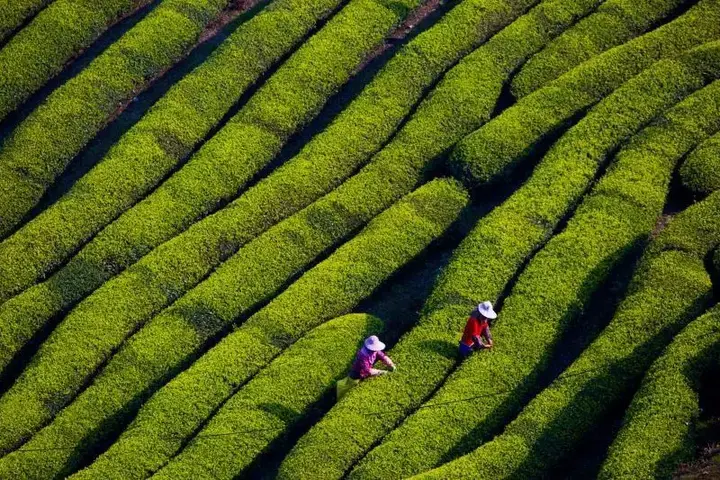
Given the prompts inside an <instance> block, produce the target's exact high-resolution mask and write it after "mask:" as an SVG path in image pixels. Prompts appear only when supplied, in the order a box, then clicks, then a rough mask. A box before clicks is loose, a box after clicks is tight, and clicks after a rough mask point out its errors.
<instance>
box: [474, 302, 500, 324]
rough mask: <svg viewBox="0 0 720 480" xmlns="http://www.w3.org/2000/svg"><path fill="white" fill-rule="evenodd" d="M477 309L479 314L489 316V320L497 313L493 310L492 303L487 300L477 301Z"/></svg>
mask: <svg viewBox="0 0 720 480" xmlns="http://www.w3.org/2000/svg"><path fill="white" fill-rule="evenodd" d="M477 309H478V312H480V314H481V315H482V316H483V317H485V318H489V319H490V320H493V319H495V318H497V313H495V310H493V306H492V303H490V302H488V301H485V302H482V303H479V304H478V306H477Z"/></svg>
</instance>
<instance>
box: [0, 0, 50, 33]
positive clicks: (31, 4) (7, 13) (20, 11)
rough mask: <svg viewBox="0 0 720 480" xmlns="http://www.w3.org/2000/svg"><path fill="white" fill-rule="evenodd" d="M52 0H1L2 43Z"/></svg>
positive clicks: (0, 31)
mask: <svg viewBox="0 0 720 480" xmlns="http://www.w3.org/2000/svg"><path fill="white" fill-rule="evenodd" d="M50 2H52V0H0V12H2V15H0V42H2V41H3V40H4V39H5V38H7V36H8V35H10V34H11V33H12V32H13V31H15V30H16V29H18V28H19V27H20V26H21V25H22V24H23V22H25V21H26V19H28V18H30V17H32V16H33V15H34V14H35V13H37V12H38V11H40V10H41V9H42V8H43V7H44V6H45V5H47V4H48V3H50Z"/></svg>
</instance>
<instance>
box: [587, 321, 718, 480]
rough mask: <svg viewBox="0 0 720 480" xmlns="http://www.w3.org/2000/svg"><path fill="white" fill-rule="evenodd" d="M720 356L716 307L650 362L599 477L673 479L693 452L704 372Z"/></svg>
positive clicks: (690, 325)
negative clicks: (680, 466) (699, 390)
mask: <svg viewBox="0 0 720 480" xmlns="http://www.w3.org/2000/svg"><path fill="white" fill-rule="evenodd" d="M718 355H720V308H717V307H716V308H714V309H712V310H710V311H708V312H707V313H706V314H705V315H703V316H701V317H700V318H698V319H696V320H693V321H692V322H691V323H690V324H689V325H688V326H687V327H685V329H684V330H683V331H682V332H680V333H679V334H678V335H677V336H676V337H675V338H674V339H673V341H672V343H671V344H670V345H669V346H668V347H667V348H666V349H665V352H664V353H663V354H662V355H661V356H660V357H659V358H658V359H657V360H655V362H654V363H653V364H652V366H651V367H650V370H649V371H648V372H647V374H646V375H645V378H644V380H643V383H642V386H641V387H640V390H639V391H638V392H637V393H636V394H635V397H634V398H633V401H632V404H631V405H630V407H629V408H628V410H627V412H626V413H625V419H624V420H623V425H622V427H621V429H620V432H619V433H618V435H617V437H616V438H615V440H614V442H613V444H612V446H611V447H610V450H609V452H608V457H607V459H606V460H605V463H604V464H603V466H602V469H601V471H600V475H599V478H602V479H616V478H627V479H632V478H658V479H660V478H667V479H670V478H673V473H674V472H675V470H676V469H677V467H678V466H679V465H680V463H682V462H688V461H690V460H692V459H693V457H694V456H695V446H696V442H695V438H694V435H693V433H694V432H693V429H694V426H695V422H696V421H697V419H698V417H699V416H700V406H699V405H698V393H697V392H698V389H699V387H700V385H699V383H700V376H701V374H702V373H703V371H704V370H705V369H706V368H708V367H709V366H710V365H711V364H713V363H714V362H716V361H717V359H718V358H720V357H718Z"/></svg>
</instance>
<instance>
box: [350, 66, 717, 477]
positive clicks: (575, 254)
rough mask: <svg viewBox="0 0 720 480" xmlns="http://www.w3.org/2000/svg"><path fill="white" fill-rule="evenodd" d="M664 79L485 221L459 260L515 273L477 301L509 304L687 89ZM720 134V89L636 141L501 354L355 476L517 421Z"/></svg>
mask: <svg viewBox="0 0 720 480" xmlns="http://www.w3.org/2000/svg"><path fill="white" fill-rule="evenodd" d="M657 74H658V69H657V68H652V69H650V71H648V72H646V73H644V74H642V75H640V76H639V77H637V78H635V79H633V80H631V81H630V82H628V83H627V84H626V85H624V86H623V87H621V88H620V89H618V90H617V91H616V92H615V93H614V94H612V95H610V96H609V97H608V98H606V99H605V100H603V101H602V102H601V103H600V104H599V105H598V106H597V107H595V108H594V109H593V110H592V111H591V112H590V113H589V114H588V115H587V116H586V117H585V118H584V119H583V120H581V121H580V123H578V125H576V126H575V127H573V128H572V129H571V130H570V131H569V132H568V133H567V134H566V135H565V136H564V137H563V138H561V139H560V140H559V141H558V143H557V145H556V146H555V147H554V148H553V149H552V150H551V151H550V153H549V154H548V156H547V157H546V158H545V159H544V160H543V161H542V163H541V164H540V166H539V167H538V168H537V170H536V172H535V174H534V175H533V176H532V177H531V178H530V180H528V182H527V183H526V184H525V185H524V186H523V187H522V188H521V189H520V190H518V191H517V192H516V193H515V195H513V197H511V198H510V199H509V200H508V202H507V203H506V204H505V205H503V206H501V207H500V208H498V209H497V210H496V211H495V212H493V213H492V214H490V215H489V216H488V217H486V218H485V219H483V220H481V221H480V223H479V224H478V226H477V227H476V228H475V230H474V231H473V232H472V233H471V234H470V236H469V238H468V240H466V241H465V242H464V244H463V246H462V247H461V249H460V251H459V252H458V254H457V256H456V257H455V258H457V259H458V260H460V259H462V258H464V259H468V260H470V259H471V261H472V262H473V263H474V264H475V265H478V264H480V265H492V264H493V262H498V263H500V262H504V263H505V265H501V266H498V268H497V269H495V268H493V269H489V270H488V271H489V272H492V274H490V275H487V276H486V277H488V278H486V279H484V280H483V279H480V280H474V284H475V288H476V290H475V295H474V298H497V296H498V294H499V293H500V289H501V288H502V287H503V286H504V284H505V282H506V281H507V280H508V279H509V278H510V276H511V275H512V274H513V273H514V272H515V271H516V270H517V269H518V268H520V266H521V262H522V260H523V259H524V258H527V256H528V255H530V254H531V253H532V251H533V250H534V249H535V248H538V246H539V245H540V244H541V242H542V241H543V239H544V238H547V237H548V236H549V235H551V232H552V230H553V228H554V227H555V226H557V224H558V222H559V221H560V219H561V218H562V215H563V214H564V213H566V212H567V211H568V210H569V209H570V207H571V205H573V204H574V203H575V202H577V201H578V200H579V198H580V197H581V195H582V194H583V192H584V191H585V190H586V189H588V188H589V186H590V181H591V180H592V178H593V174H594V173H596V172H597V170H598V168H600V166H601V165H602V164H603V163H605V162H607V161H608V160H609V159H608V158H607V157H608V156H609V152H611V151H612V150H613V149H614V148H616V147H617V146H618V145H619V144H621V143H623V140H625V139H627V137H628V136H630V135H632V132H633V131H635V130H636V129H638V128H639V127H640V126H641V125H643V124H645V123H646V122H647V121H648V120H649V119H650V118H652V116H653V115H654V114H656V113H657V112H659V111H662V110H663V109H664V108H665V107H666V106H667V105H668V104H672V102H673V99H674V98H675V96H676V95H678V94H682V91H683V87H681V86H679V85H678V86H670V85H664V86H662V87H658V85H657V84H656V83H655V82H654V81H653V79H654V78H655V76H656V75H657ZM680 83H682V82H680ZM700 84H702V83H700ZM696 86H698V82H697V79H694V80H693V79H691V78H686V79H685V87H684V88H688V87H690V88H693V87H696ZM640 106H642V108H641V107H640ZM719 129H720V82H716V83H714V84H713V85H712V86H711V87H708V88H706V89H704V90H701V91H700V92H698V93H696V94H694V95H692V96H690V97H689V98H688V99H686V100H685V101H684V102H682V103H680V104H679V105H678V106H676V107H674V108H672V109H671V110H669V111H668V112H667V113H666V114H665V115H663V117H662V118H660V119H659V120H658V121H657V122H656V125H653V126H651V127H648V128H646V129H645V130H644V131H643V132H642V133H641V134H639V135H637V136H635V137H634V138H633V140H632V142H631V143H630V144H629V145H628V146H626V147H625V148H623V149H622V150H621V151H620V153H619V154H618V156H617V162H616V163H614V164H613V166H612V167H611V169H610V170H609V172H608V173H607V175H606V176H604V177H603V179H602V180H601V181H600V183H599V184H598V185H597V186H596V187H595V189H594V191H593V192H592V193H591V194H590V195H589V196H587V197H585V198H584V200H583V202H582V204H581V205H580V207H579V208H578V210H577V212H576V213H575V215H574V216H573V218H572V219H571V220H570V222H569V224H568V226H567V227H566V228H565V230H564V231H563V232H562V233H561V234H559V235H558V236H556V237H554V238H553V239H552V240H551V241H550V242H549V243H548V244H547V246H545V247H544V248H543V250H541V251H540V252H539V253H538V254H537V255H536V256H535V257H534V258H533V260H532V261H531V262H530V263H529V265H528V266H527V268H526V269H525V271H524V272H523V273H522V275H521V276H520V278H519V279H518V282H517V284H516V286H515V287H514V289H513V291H512V292H511V296H510V297H509V298H508V299H507V301H506V303H505V306H504V308H503V311H502V313H501V317H500V319H499V320H498V321H497V326H496V327H495V328H493V337H494V340H495V342H496V344H497V345H498V348H497V349H496V350H494V351H492V352H490V353H484V354H482V355H474V356H472V357H471V358H470V359H468V360H467V361H466V362H464V363H463V364H462V366H461V367H460V368H459V369H458V370H457V371H455V372H454V373H453V374H452V375H451V376H450V378H449V379H448V380H447V381H446V382H445V384H444V385H443V386H442V387H441V388H440V389H439V390H438V392H437V393H436V394H434V396H433V397H432V399H430V400H428V402H427V403H426V404H425V406H426V407H427V406H431V405H433V404H444V403H450V406H449V407H438V408H423V409H420V410H418V411H417V412H416V413H415V414H413V415H412V416H411V417H410V418H408V419H407V420H406V421H405V423H404V424H403V425H401V426H400V427H399V428H397V429H396V430H394V431H393V432H391V433H390V434H389V435H388V436H387V437H385V438H384V439H383V443H382V444H381V445H380V446H379V447H377V448H376V449H374V450H373V451H372V452H370V453H369V454H368V455H367V456H366V457H365V458H364V459H363V460H362V461H361V462H360V464H359V465H358V466H357V467H356V468H355V470H354V471H353V472H352V473H351V474H350V477H351V478H380V477H383V476H387V475H390V476H392V477H396V478H405V477H408V476H411V475H414V474H417V473H420V472H423V471H425V470H429V469H431V468H433V467H435V466H437V465H439V464H441V463H442V460H443V459H444V458H447V457H448V455H450V454H451V453H452V452H453V451H458V450H459V451H471V450H472V449H473V448H475V447H477V446H478V445H479V444H480V443H482V441H483V440H487V439H488V438H489V437H490V436H491V435H492V432H494V431H496V429H498V428H500V427H501V426H502V425H503V424H504V423H505V421H507V420H508V419H509V418H512V415H514V414H516V413H517V411H518V410H519V408H520V406H521V402H522V400H523V398H527V395H528V392H532V391H535V390H536V383H535V379H536V375H537V373H538V372H540V371H542V370H543V368H544V367H545V366H546V362H547V361H548V359H549V357H550V356H551V354H552V352H553V350H554V348H555V346H556V343H557V341H558V340H559V338H561V337H562V332H563V331H564V329H565V327H566V326H567V324H568V323H569V322H571V321H572V320H573V319H574V318H575V317H576V316H577V314H578V313H579V312H580V311H581V310H582V309H583V308H584V306H585V305H586V304H587V301H588V300H589V298H590V296H591V294H592V293H593V291H594V290H595V289H596V288H597V287H598V286H599V285H600V284H601V283H602V282H603V281H604V280H605V279H606V278H607V276H608V274H609V273H610V272H611V271H612V269H613V268H614V266H615V265H617V262H618V261H622V259H623V258H624V257H625V256H626V254H627V253H628V252H629V251H630V250H631V249H632V248H634V247H636V246H637V244H638V243H641V242H643V241H644V240H645V238H647V236H648V235H649V233H650V231H651V230H652V227H653V226H654V224H655V221H656V218H657V217H658V216H659V215H660V213H661V211H662V207H663V205H664V203H665V196H666V193H667V190H668V184H669V182H670V176H671V174H672V172H673V169H674V167H675V164H676V163H677V162H678V161H679V159H680V158H682V156H683V155H684V153H686V152H687V151H689V150H690V149H691V148H692V147H693V145H694V144H696V143H697V142H699V141H702V139H703V138H706V137H707V136H708V135H710V134H712V133H713V132H715V131H717V130H719ZM588 138H592V139H593V142H592V144H589V143H588V141H587V139H588ZM551 212H552V213H551ZM508 224H515V226H514V227H513V231H520V232H525V233H524V236H522V237H518V236H516V235H515V234H513V236H512V238H508V236H507V234H506V233H505V231H504V230H505V228H506V225H508ZM540 226H542V227H540ZM519 240H522V241H519ZM525 242H527V243H525ZM518 247H522V248H518ZM497 259H500V260H497ZM453 263H454V262H453ZM493 266H494V265H493ZM459 267H465V268H467V263H461V264H459V265H457V266H456V265H453V266H452V267H451V268H454V269H457V268H459ZM456 271H457V270H456ZM457 275H458V277H459V278H458V279H460V278H463V277H465V279H464V280H465V282H467V283H469V282H473V279H472V278H468V277H470V276H471V275H477V272H476V269H475V268H470V269H468V270H467V271H466V272H458V274H457ZM550 278H551V279H552V281H551V282H548V279H550ZM483 283H485V284H490V285H483ZM453 286H455V284H454V283H449V284H445V285H443V287H444V289H445V291H444V292H442V291H438V292H437V293H436V294H437V295H447V294H448V293H449V292H447V290H449V287H453ZM478 286H482V287H484V288H479V289H478V288H477V287H478ZM465 288H467V287H465ZM446 298H447V297H446ZM433 301H437V299H436V296H435V295H433ZM458 331H459V329H458ZM456 335H457V333H456ZM479 378H485V379H492V382H488V381H478V379H479ZM500 385H501V386H502V387H499V386H500ZM488 389H489V390H491V391H492V390H495V389H498V390H503V391H504V393H502V394H497V395H491V396H488V397H487V398H483V399H482V400H479V401H476V402H457V400H458V399H463V398H472V397H482V396H483V394H485V393H487V392H488ZM390 472H391V473H390Z"/></svg>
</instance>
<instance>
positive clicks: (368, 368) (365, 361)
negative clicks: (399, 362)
mask: <svg viewBox="0 0 720 480" xmlns="http://www.w3.org/2000/svg"><path fill="white" fill-rule="evenodd" d="M378 359H380V361H381V362H383V363H384V364H385V365H387V366H388V367H392V366H393V362H392V360H390V357H388V356H387V355H385V353H384V352H373V351H371V350H368V349H367V348H365V347H362V348H361V349H360V350H358V353H357V355H356V356H355V361H354V362H353V364H352V367H350V374H349V377H350V378H352V379H353V380H361V379H363V378H367V377H371V376H375V375H378V374H379V373H380V372H381V370H377V369H375V368H373V365H375V362H376V361H377V360H378Z"/></svg>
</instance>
